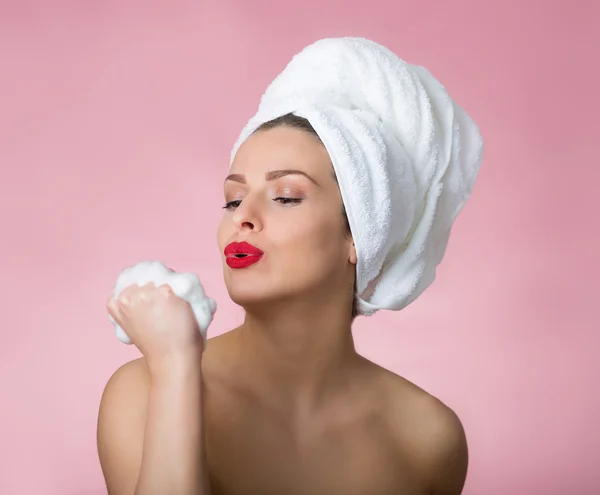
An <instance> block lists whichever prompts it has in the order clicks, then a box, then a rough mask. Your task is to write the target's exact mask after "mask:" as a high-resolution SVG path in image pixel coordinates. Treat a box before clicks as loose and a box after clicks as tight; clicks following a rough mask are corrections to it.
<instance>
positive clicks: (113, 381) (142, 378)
mask: <svg viewBox="0 0 600 495" xmlns="http://www.w3.org/2000/svg"><path fill="white" fill-rule="evenodd" d="M149 386H150V381H149V375H148V370H147V367H146V363H145V360H144V359H143V358H140V359H136V360H133V361H130V362H128V363H126V364H124V365H123V366H121V367H120V368H118V369H117V370H116V371H115V372H114V373H113V374H112V376H111V377H110V378H109V380H108V382H107V384H106V386H105V388H104V392H103V394H102V398H101V400H100V408H99V411H98V425H97V445H98V456H99V460H100V465H101V467H102V471H103V474H104V478H105V480H106V484H107V488H108V490H109V493H133V490H134V489H135V483H136V482H137V473H138V472H139V467H140V465H141V456H142V448H143V439H144V427H145V423H146V404H147V401H148V392H149ZM117 486H118V487H119V488H118V490H117V489H115V487H117Z"/></svg>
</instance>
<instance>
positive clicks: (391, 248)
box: [231, 37, 483, 315]
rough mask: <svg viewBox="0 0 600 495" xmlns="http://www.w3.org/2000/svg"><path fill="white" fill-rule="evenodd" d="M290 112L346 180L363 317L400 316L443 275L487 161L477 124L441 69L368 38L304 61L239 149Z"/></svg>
mask: <svg viewBox="0 0 600 495" xmlns="http://www.w3.org/2000/svg"><path fill="white" fill-rule="evenodd" d="M287 113H293V114H295V115H297V116H299V117H304V118H306V119H307V120H308V121H309V122H310V124H311V125H312V126H313V127H314V129H315V131H316V132H317V134H318V135H319V137H320V138H321V140H322V141H323V143H324V145H325V147H326V149H327V151H328V153H329V156H330V158H331V162H332V164H333V168H334V171H335V174H336V176H337V179H338V183H339V187H340V192H341V196H342V201H343V203H344V206H345V209H346V212H347V215H348V221H349V224H350V229H351V233H352V236H353V239H354V243H355V247H356V252H357V265H356V293H357V294H356V296H357V302H358V310H359V312H360V313H361V314H364V315H370V314H373V313H375V312H376V311H377V310H380V309H388V310H400V309H402V308H404V307H406V306H407V305H408V304H410V303H411V302H412V301H414V300H415V299H416V298H417V297H418V296H419V295H420V294H421V293H422V292H423V291H424V290H425V289H426V288H427V287H428V286H429V285H430V284H431V283H432V282H433V280H434V279H435V272H436V267H437V265H438V264H439V263H440V262H441V261H442V258H443V256H444V252H445V250H446V246H447V243H448V238H449V235H450V230H451V227H452V224H453V222H454V220H455V219H456V217H457V215H458V214H459V212H460V210H461V209H462V207H463V206H464V204H465V202H466V200H467V198H468V197H469V195H470V194H471V191H472V189H473V186H474V183H475V180H476V177H477V175H478V172H479V168H480V165H481V161H482V154H483V141H482V138H481V134H480V132H479V129H478V127H477V125H476V124H475V123H474V121H473V120H472V119H471V118H470V117H469V115H467V113H466V112H465V111H464V110H463V109H462V108H461V107H460V106H459V105H457V104H456V103H455V102H454V101H453V100H452V99H451V98H450V96H449V95H448V93H447V91H446V90H445V88H444V87H443V86H442V85H441V83H440V82H439V81H438V80H436V79H435V78H434V77H433V76H432V75H431V74H430V72H429V71H428V70H427V69H425V68H423V67H419V66H415V65H411V64H409V63H407V62H405V61H403V60H401V59H400V58H398V57H397V56H396V55H395V54H394V53H392V52H391V51H390V50H389V49H387V48H386V47H384V46H382V45H379V44H377V43H375V42H373V41H371V40H367V39H364V38H352V37H347V38H328V39H323V40H320V41H317V42H316V43H313V44H311V45H309V46H307V47H306V48H305V49H304V50H302V51H301V52H300V53H298V54H297V55H295V56H294V57H293V58H292V60H291V61H290V63H289V64H288V65H287V66H286V67H285V69H284V70H283V71H282V72H281V73H280V74H279V75H278V76H277V77H276V78H275V80H274V81H273V82H272V83H271V84H270V85H269V87H268V88H267V90H266V91H265V93H264V95H263V96H262V98H261V101H260V105H259V108H258V111H257V113H256V115H254V116H253V117H252V118H251V119H250V120H249V122H248V123H247V125H246V126H245V127H244V129H243V130H242V132H241V135H240V137H239V138H238V140H237V142H236V143H235V145H234V147H233V150H232V153H231V161H233V159H234V157H235V154H236V152H237V150H238V149H239V146H240V145H241V144H242V143H243V142H244V141H245V140H246V139H247V138H248V137H249V136H250V135H251V134H252V133H253V132H254V131H255V130H256V129H257V128H258V127H259V126H260V125H261V124H263V123H265V122H268V121H270V120H272V119H274V118H277V117H280V116H282V115H285V114H287Z"/></svg>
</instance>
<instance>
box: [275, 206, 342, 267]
mask: <svg viewBox="0 0 600 495" xmlns="http://www.w3.org/2000/svg"><path fill="white" fill-rule="evenodd" d="M272 227H275V228H273V229H271V232H270V234H269V238H270V240H271V242H272V243H273V245H274V246H277V247H278V248H281V249H282V252H286V253H290V254H292V253H293V254H294V255H295V256H298V255H299V254H302V255H304V256H306V257H308V258H314V257H315V256H317V257H319V258H320V257H321V256H325V257H327V256H328V253H336V252H337V251H339V245H340V240H341V239H342V232H341V229H340V225H338V224H335V223H334V221H332V219H326V218H323V217H320V218H319V217H312V218H311V217H309V216H308V215H298V217H297V218H295V219H289V218H286V219H282V220H281V221H279V222H278V223H277V225H272Z"/></svg>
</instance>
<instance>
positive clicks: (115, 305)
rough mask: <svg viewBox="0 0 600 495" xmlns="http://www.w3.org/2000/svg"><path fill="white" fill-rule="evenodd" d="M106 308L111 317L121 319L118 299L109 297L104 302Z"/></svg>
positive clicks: (116, 319)
mask: <svg viewBox="0 0 600 495" xmlns="http://www.w3.org/2000/svg"><path fill="white" fill-rule="evenodd" d="M106 309H107V310H108V313H109V314H110V316H112V317H113V319H114V320H115V321H118V320H120V319H121V312H120V310H119V301H118V300H117V299H115V298H114V297H112V296H111V298H110V299H109V300H108V302H107V303H106Z"/></svg>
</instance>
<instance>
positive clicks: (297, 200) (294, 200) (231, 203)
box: [223, 198, 302, 210]
mask: <svg viewBox="0 0 600 495" xmlns="http://www.w3.org/2000/svg"><path fill="white" fill-rule="evenodd" d="M273 201H277V202H278V203H279V204H282V205H292V204H298V203H301V202H302V198H273ZM241 202H242V200H241V199H236V200H234V201H229V202H228V203H226V204H225V206H223V209H225V210H234V209H235V208H237V207H238V206H240V204H241Z"/></svg>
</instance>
